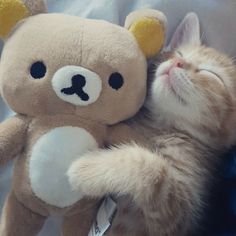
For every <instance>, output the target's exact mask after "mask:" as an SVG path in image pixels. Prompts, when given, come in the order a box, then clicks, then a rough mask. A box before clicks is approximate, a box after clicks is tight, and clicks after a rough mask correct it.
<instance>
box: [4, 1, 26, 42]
mask: <svg viewBox="0 0 236 236" xmlns="http://www.w3.org/2000/svg"><path fill="white" fill-rule="evenodd" d="M29 15H30V13H29V11H28V9H27V7H26V6H25V5H24V3H23V2H22V1H21V0H0V37H1V38H3V39H4V38H6V37H7V35H8V34H9V33H10V31H11V29H12V28H13V27H14V26H15V25H16V24H17V23H18V22H19V21H20V20H22V19H24V18H25V17H27V16H29Z"/></svg>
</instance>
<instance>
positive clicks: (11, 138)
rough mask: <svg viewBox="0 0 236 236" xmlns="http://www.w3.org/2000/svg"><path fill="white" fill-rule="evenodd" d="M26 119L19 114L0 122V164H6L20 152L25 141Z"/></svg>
mask: <svg viewBox="0 0 236 236" xmlns="http://www.w3.org/2000/svg"><path fill="white" fill-rule="evenodd" d="M27 128H28V120H27V119H26V118H25V117H23V116H20V115H16V116H14V117H11V118H9V119H7V120H6V121H4V122H2V123H1V124H0V164H1V165H2V164H6V163H7V162H8V161H10V160H12V159H13V158H14V157H15V156H17V154H19V153H20V152H21V150H22V149H23V147H24V144H25V141H26V133H27Z"/></svg>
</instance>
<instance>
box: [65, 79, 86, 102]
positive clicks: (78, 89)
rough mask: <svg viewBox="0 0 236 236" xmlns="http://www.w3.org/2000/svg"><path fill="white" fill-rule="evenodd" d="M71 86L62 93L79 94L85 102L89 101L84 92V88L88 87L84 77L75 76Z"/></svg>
mask: <svg viewBox="0 0 236 236" xmlns="http://www.w3.org/2000/svg"><path fill="white" fill-rule="evenodd" d="M71 84H72V85H71V87H68V88H63V89H62V90H61V92H62V93H64V94H66V95H74V94H77V96H79V97H80V98H81V100H83V101H88V100H89V95H88V94H87V93H85V92H84V91H83V87H84V86H85V85H86V79H85V77H84V76H83V75H74V76H73V77H72V79H71Z"/></svg>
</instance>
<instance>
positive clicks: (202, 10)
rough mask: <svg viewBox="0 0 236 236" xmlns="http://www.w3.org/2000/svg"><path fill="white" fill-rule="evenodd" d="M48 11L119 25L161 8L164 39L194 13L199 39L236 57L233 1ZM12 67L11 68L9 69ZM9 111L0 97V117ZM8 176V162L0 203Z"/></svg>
mask: <svg viewBox="0 0 236 236" xmlns="http://www.w3.org/2000/svg"><path fill="white" fill-rule="evenodd" d="M48 5H49V11H50V12H65V13H67V14H72V15H79V16H82V17H88V18H97V19H105V20H108V21H110V22H113V23H117V24H123V23H124V20H125V16H126V15H127V14H128V13H129V12H131V11H132V10H135V9H138V8H146V7H149V8H155V9H160V10H162V11H163V12H164V13H165V14H166V15H167V18H168V21H169V26H168V38H169V37H170V35H171V34H172V32H173V30H174V29H175V28H176V26H177V24H178V23H179V22H180V20H181V19H182V18H183V17H184V15H185V14H186V13H187V12H190V11H194V12H196V13H197V14H198V15H199V17H200V20H201V27H202V32H203V34H202V39H203V41H204V42H206V43H207V44H208V45H210V46H212V47H215V48H217V49H220V50H223V51H224V52H226V53H228V54H229V55H232V56H236V0H48ZM13 69H14V68H13ZM10 114H11V111H10V110H9V109H8V108H7V107H6V106H5V105H4V103H3V101H2V100H1V99H0V120H4V119H5V118H6V117H8V116H9V115H10ZM10 176H11V165H9V166H8V167H4V168H1V169H0V193H1V194H0V206H1V205H2V203H3V201H4V198H5V195H6V193H7V189H8V186H9V181H10ZM58 225H59V223H58V220H56V221H55V220H54V219H50V220H49V221H48V222H47V224H46V225H45V227H44V229H43V231H42V232H41V233H40V236H56V235H59V231H58V230H59V229H58V228H59V227H58Z"/></svg>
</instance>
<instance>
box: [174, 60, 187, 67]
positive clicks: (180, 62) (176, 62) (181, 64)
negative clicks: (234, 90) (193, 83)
mask: <svg viewBox="0 0 236 236" xmlns="http://www.w3.org/2000/svg"><path fill="white" fill-rule="evenodd" d="M185 64H186V62H185V61H184V60H183V59H181V58H176V59H174V60H173V64H172V68H174V67H179V68H184V65H185Z"/></svg>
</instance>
